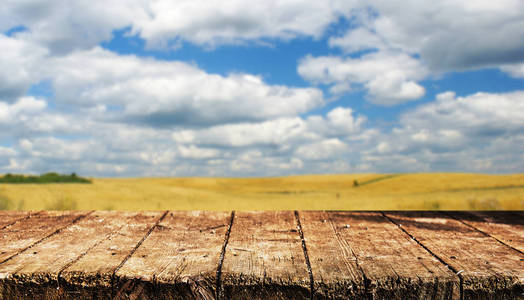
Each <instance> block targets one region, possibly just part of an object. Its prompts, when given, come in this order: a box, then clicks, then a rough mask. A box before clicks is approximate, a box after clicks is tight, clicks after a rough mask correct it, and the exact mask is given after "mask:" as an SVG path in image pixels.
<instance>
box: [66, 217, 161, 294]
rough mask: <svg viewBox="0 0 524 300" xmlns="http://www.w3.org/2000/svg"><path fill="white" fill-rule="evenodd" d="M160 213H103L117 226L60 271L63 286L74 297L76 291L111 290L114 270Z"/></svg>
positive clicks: (106, 219) (96, 292)
mask: <svg viewBox="0 0 524 300" xmlns="http://www.w3.org/2000/svg"><path fill="white" fill-rule="evenodd" d="M163 215H164V213H163V212H143V213H136V212H116V213H115V212H111V213H108V214H106V218H105V219H104V222H108V221H109V222H111V221H112V222H113V223H114V225H116V228H117V229H116V230H115V231H113V233H112V234H110V235H109V236H108V238H107V239H103V240H101V242H98V243H96V244H95V245H94V246H93V247H92V248H90V249H89V251H88V252H86V254H85V255H84V256H81V257H80V258H79V259H78V260H77V261H76V262H75V263H74V264H71V265H70V266H68V267H67V268H65V269H64V270H63V271H62V272H61V276H60V278H61V283H62V284H63V286H64V288H65V289H66V290H67V291H68V292H69V293H71V294H75V293H76V294H77V296H76V298H77V299H78V298H79V297H78V294H80V293H81V294H83V295H85V296H86V298H88V299H91V298H92V297H93V296H94V295H102V294H103V293H106V292H112V290H111V289H112V281H113V275H114V272H115V271H116V270H117V268H118V267H119V266H120V264H121V263H122V262H123V261H124V260H125V259H126V258H127V257H128V256H130V255H131V253H132V252H133V251H134V249H135V247H136V246H137V244H138V243H139V242H140V240H141V239H142V238H144V237H145V236H146V235H147V234H148V231H149V230H152V229H153V227H154V226H155V224H156V222H158V221H159V220H160V218H161V217H162V216H163ZM79 225H80V224H79Z"/></svg>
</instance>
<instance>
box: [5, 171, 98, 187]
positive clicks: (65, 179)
mask: <svg viewBox="0 0 524 300" xmlns="http://www.w3.org/2000/svg"><path fill="white" fill-rule="evenodd" d="M0 183H15V184H18V183H35V184H39V183H91V181H90V180H89V179H86V178H82V177H80V176H77V175H76V173H71V174H70V175H62V174H58V173H55V172H49V173H44V174H42V175H20V174H10V173H8V174H5V175H4V176H0Z"/></svg>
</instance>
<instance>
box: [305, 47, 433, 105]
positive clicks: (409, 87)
mask: <svg viewBox="0 0 524 300" xmlns="http://www.w3.org/2000/svg"><path fill="white" fill-rule="evenodd" d="M298 73H299V74H300V76H302V77H304V78H305V79H307V80H309V81H311V82H314V83H320V84H328V85H333V86H334V87H335V88H336V87H338V86H341V85H342V86H351V85H361V86H363V87H364V88H365V89H366V90H367V91H368V99H369V101H371V102H372V103H375V104H379V105H396V104H400V103H403V102H407V101H411V100H416V99H418V98H420V97H422V96H423V95H424V93H425V89H424V87H423V86H421V85H420V84H418V83H417V81H418V80H422V79H424V78H425V77H426V76H427V75H428V71H427V70H426V68H425V66H424V65H423V64H421V62H420V61H419V60H418V59H415V58H412V57H411V56H409V55H407V54H403V53H396V52H375V53H370V54H366V55H363V56H361V57H359V58H350V57H348V58H341V57H336V56H321V57H312V56H307V57H305V58H304V59H302V60H301V61H300V64H299V66H298Z"/></svg>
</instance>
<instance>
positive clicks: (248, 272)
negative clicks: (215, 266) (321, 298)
mask: <svg viewBox="0 0 524 300" xmlns="http://www.w3.org/2000/svg"><path fill="white" fill-rule="evenodd" d="M222 284H223V291H224V294H225V297H226V298H231V299H288V298H300V299H304V298H306V299H307V298H309V297H310V291H309V286H310V279H309V273H308V269H307V265H306V261H305V258H304V252H303V249H302V241H301V239H300V235H299V233H298V229H297V223H296V220H295V215H294V214H293V212H289V211H279V212H276V211H272V212H237V214H236V216H235V220H234V222H233V226H232V229H231V234H230V236H229V242H228V245H227V251H226V254H225V257H224V262H223V265H222Z"/></svg>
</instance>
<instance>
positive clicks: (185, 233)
mask: <svg viewBox="0 0 524 300" xmlns="http://www.w3.org/2000/svg"><path fill="white" fill-rule="evenodd" d="M230 217H231V213H230V212H205V211H184V212H182V211H181V212H171V213H169V214H168V215H167V216H166V217H165V218H164V219H163V220H162V222H160V223H159V225H158V226H157V227H156V228H155V229H154V230H153V232H151V234H150V235H149V236H148V237H147V239H146V240H145V241H144V243H143V244H142V245H141V246H140V247H139V248H138V249H137V251H136V252H135V253H133V255H132V256H131V257H130V258H129V259H128V260H127V261H126V262H125V264H124V265H123V266H122V267H121V268H120V269H119V270H118V272H117V273H116V276H117V277H118V279H117V280H118V282H119V288H118V290H117V291H116V297H118V298H128V297H138V296H141V297H143V298H146V299H186V298H200V299H213V298H214V297H215V294H216V273H217V268H218V265H219V260H220V253H221V249H222V245H223V243H224V237H225V234H226V232H227V230H228V227H229V224H230Z"/></svg>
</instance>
